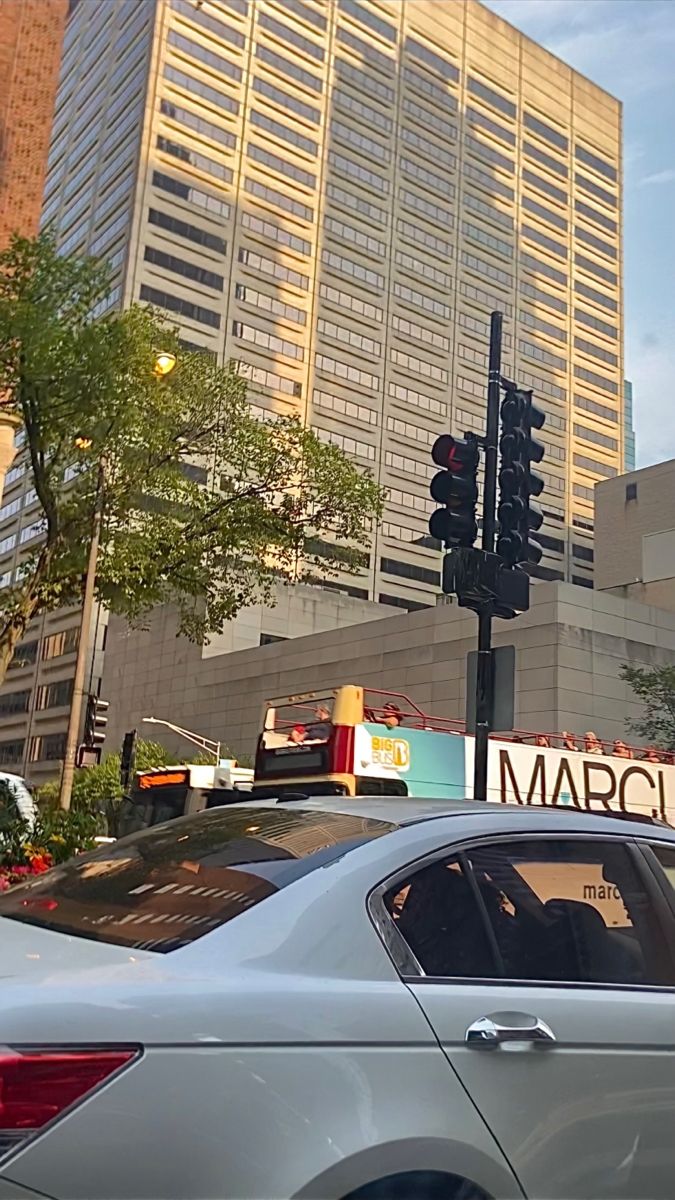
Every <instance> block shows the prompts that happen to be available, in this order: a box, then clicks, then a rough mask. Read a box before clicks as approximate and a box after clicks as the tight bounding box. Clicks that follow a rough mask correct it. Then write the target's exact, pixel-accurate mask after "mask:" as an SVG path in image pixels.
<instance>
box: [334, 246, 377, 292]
mask: <svg viewBox="0 0 675 1200" xmlns="http://www.w3.org/2000/svg"><path fill="white" fill-rule="evenodd" d="M321 262H322V263H323V265H324V266H325V267H327V268H328V269H329V270H330V271H337V272H338V274H340V275H348V276H349V277H350V278H352V279H358V280H359V282H360V283H365V284H366V285H367V286H368V287H372V288H376V289H377V291H382V289H383V288H384V275H379V274H378V272H377V271H371V270H370V268H369V267H364V266H363V265H362V264H361V263H356V262H352V260H351V258H345V257H344V256H343V255H342V254H333V253H332V251H330V250H323V251H322V252H321Z"/></svg>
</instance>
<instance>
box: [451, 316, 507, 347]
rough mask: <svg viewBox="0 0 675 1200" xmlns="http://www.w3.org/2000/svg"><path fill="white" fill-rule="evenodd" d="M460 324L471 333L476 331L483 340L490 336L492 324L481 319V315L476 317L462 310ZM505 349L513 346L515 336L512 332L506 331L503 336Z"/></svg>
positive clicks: (461, 327)
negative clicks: (513, 336)
mask: <svg viewBox="0 0 675 1200" xmlns="http://www.w3.org/2000/svg"><path fill="white" fill-rule="evenodd" d="M458 324H459V327H460V329H468V330H469V332H470V333H475V334H477V335H478V337H479V338H480V339H481V340H483V339H484V338H489V336H490V325H489V322H488V321H484V320H481V319H480V318H479V317H474V316H472V315H470V314H469V313H463V312H461V313H460V314H459V320H458ZM503 344H504V347H505V349H507V350H510V349H511V348H512V346H513V338H512V337H511V334H510V333H505V334H504V337H503Z"/></svg>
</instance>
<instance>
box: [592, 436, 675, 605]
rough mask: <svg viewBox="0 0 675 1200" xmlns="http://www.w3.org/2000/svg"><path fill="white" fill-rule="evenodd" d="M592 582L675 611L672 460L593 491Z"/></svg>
mask: <svg viewBox="0 0 675 1200" xmlns="http://www.w3.org/2000/svg"><path fill="white" fill-rule="evenodd" d="M595 528H596V533H597V542H596V562H595V570H596V579H595V586H596V587H597V588H602V589H603V590H606V591H609V592H613V593H614V594H615V595H617V596H622V597H624V598H625V599H629V600H635V601H636V602H637V603H639V604H650V605H653V606H655V607H657V608H667V609H670V611H671V612H672V611H675V459H672V458H671V459H669V460H668V461H667V462H662V463H655V464H654V466H652V467H643V468H642V470H640V471H632V472H631V473H630V474H627V475H621V476H619V477H618V478H617V479H608V480H606V481H605V482H604V483H601V484H599V485H598V487H597V488H596V489H595Z"/></svg>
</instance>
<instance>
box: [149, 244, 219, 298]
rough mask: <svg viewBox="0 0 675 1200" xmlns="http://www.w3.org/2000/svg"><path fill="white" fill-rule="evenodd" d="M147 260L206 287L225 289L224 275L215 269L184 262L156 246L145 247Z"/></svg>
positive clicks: (216, 289) (217, 289)
mask: <svg viewBox="0 0 675 1200" xmlns="http://www.w3.org/2000/svg"><path fill="white" fill-rule="evenodd" d="M145 261H146V262H149V263H152V264H153V266H155V267H163V268H164V270H165V271H172V272H173V274H174V275H182V276H183V277H184V278H185V279H192V280H194V281H195V283H201V284H202V285H203V286H204V287H209V288H214V290H215V291H217V292H222V290H223V282H224V281H223V276H222V275H216V273H215V271H207V270H206V268H205V267H196V266H195V265H194V263H191V262H184V261H183V259H182V258H176V256H175V255H174V254H165V253H164V251H163V250H158V249H157V248H156V247H155V246H146V247H145Z"/></svg>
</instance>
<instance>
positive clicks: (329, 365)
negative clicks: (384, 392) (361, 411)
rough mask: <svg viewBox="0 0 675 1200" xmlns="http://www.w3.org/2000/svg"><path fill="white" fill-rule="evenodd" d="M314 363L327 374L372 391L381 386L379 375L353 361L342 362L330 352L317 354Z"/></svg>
mask: <svg viewBox="0 0 675 1200" xmlns="http://www.w3.org/2000/svg"><path fill="white" fill-rule="evenodd" d="M314 363H315V366H316V367H317V369H318V370H319V371H323V372H324V373H325V374H326V375H333V376H334V377H335V378H336V379H344V380H346V381H347V383H353V384H356V385H357V387H366V388H369V389H370V391H372V392H376V391H378V389H379V386H380V380H379V378H378V376H377V375H373V374H371V372H370V371H363V370H362V369H361V368H360V367H355V366H354V365H353V364H352V363H345V362H341V361H340V360H339V359H337V358H332V357H331V356H330V355H328V354H315V355H314Z"/></svg>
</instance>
